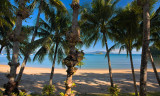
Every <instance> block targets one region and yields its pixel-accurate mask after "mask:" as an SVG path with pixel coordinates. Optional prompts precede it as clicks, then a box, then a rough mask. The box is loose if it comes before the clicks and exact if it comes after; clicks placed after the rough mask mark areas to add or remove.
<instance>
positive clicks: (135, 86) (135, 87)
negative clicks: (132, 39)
mask: <svg viewBox="0 0 160 96" xmlns="http://www.w3.org/2000/svg"><path fill="white" fill-rule="evenodd" d="M129 55H130V62H131V69H132V76H133V83H134V90H135V95H136V96H138V91H137V85H136V78H135V73H134V66H133V59H132V52H131V50H129Z"/></svg>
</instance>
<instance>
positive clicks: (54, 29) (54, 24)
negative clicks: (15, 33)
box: [33, 11, 71, 85]
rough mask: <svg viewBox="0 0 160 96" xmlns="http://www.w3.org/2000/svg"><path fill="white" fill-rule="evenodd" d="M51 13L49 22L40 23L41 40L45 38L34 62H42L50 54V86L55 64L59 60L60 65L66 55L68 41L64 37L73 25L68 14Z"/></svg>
mask: <svg viewBox="0 0 160 96" xmlns="http://www.w3.org/2000/svg"><path fill="white" fill-rule="evenodd" d="M51 13H52V15H51V17H49V18H48V20H47V22H45V21H43V20H42V19H41V21H40V28H39V30H40V31H41V32H40V33H38V34H39V35H40V37H41V38H44V40H43V42H41V43H40V44H39V46H40V48H39V50H38V51H37V53H36V54H35V56H34V60H36V59H38V60H39V61H40V62H41V61H42V60H43V59H44V56H45V55H47V53H48V54H49V55H48V56H49V58H50V59H51V60H52V68H51V74H50V79H49V84H50V85H52V84H53V83H52V82H53V75H54V69H55V62H56V60H58V63H60V62H61V61H62V59H63V57H64V55H65V52H66V49H67V45H66V44H65V43H66V40H65V37H64V36H65V34H66V32H67V30H69V29H70V25H71V24H70V23H71V22H70V19H69V18H68V17H67V16H66V15H67V14H65V13H63V12H59V11H58V12H57V13H56V14H55V13H54V12H53V11H51ZM46 33H48V34H46ZM45 35H46V36H45ZM35 42H37V41H35ZM33 43H34V42H33ZM37 45H38V44H37ZM37 45H36V46H37ZM53 55H54V57H53ZM57 56H58V58H57ZM56 58H57V59H56Z"/></svg>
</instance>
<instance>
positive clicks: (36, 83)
mask: <svg viewBox="0 0 160 96" xmlns="http://www.w3.org/2000/svg"><path fill="white" fill-rule="evenodd" d="M9 70H10V69H9V66H8V65H0V89H1V90H4V89H3V84H5V83H7V80H8V79H7V78H6V76H5V75H6V74H7V73H9ZM50 71H51V69H50V68H32V67H26V68H25V71H24V75H23V77H22V80H21V83H20V86H19V88H20V89H26V90H28V91H30V92H37V93H40V92H41V90H42V88H43V86H44V85H45V84H48V83H49V76H50ZM112 71H113V80H114V83H115V84H116V85H118V87H119V88H120V89H121V92H122V93H124V92H125V93H126V92H128V93H129V92H134V89H133V81H132V74H131V70H130V69H120V70H118V69H113V70H112ZM18 72H19V68H18V70H17V73H18ZM158 72H159V74H160V69H158ZM135 73H136V80H137V87H138V89H139V78H140V73H139V69H135ZM65 79H66V69H55V75H54V77H53V82H54V85H55V87H56V92H57V93H59V92H64V91H65V85H64V81H65ZM109 81H110V79H109V74H108V70H107V69H106V70H104V69H103V70H97V69H92V70H91V69H85V70H84V69H79V70H78V71H77V72H76V74H75V75H74V76H73V82H75V83H76V87H74V88H73V90H75V91H76V92H78V93H82V94H85V93H108V91H107V88H108V87H109V86H110V82H109ZM147 91H152V92H155V91H160V87H159V86H158V83H157V80H156V78H155V74H154V73H153V70H152V69H148V80H147Z"/></svg>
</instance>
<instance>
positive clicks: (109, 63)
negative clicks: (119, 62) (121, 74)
mask: <svg viewBox="0 0 160 96" xmlns="http://www.w3.org/2000/svg"><path fill="white" fill-rule="evenodd" d="M103 39H104V41H105V44H106V51H107V58H108V67H109V76H110V83H111V87H114V84H113V79H112V67H111V61H110V56H109V50H108V43H107V39H106V34H105V33H103Z"/></svg>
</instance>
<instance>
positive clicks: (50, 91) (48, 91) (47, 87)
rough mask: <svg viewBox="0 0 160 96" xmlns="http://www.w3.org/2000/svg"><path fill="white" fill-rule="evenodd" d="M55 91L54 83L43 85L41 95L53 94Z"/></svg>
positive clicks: (48, 95)
mask: <svg viewBox="0 0 160 96" xmlns="http://www.w3.org/2000/svg"><path fill="white" fill-rule="evenodd" d="M54 92H55V87H54V85H45V86H44V87H43V89H42V95H44V96H51V95H52V96H53V95H54Z"/></svg>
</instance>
